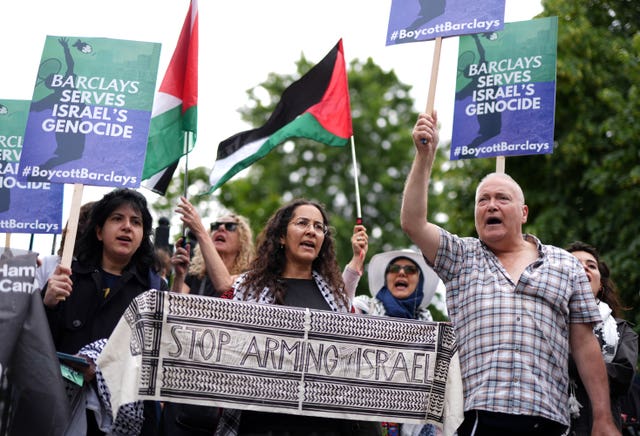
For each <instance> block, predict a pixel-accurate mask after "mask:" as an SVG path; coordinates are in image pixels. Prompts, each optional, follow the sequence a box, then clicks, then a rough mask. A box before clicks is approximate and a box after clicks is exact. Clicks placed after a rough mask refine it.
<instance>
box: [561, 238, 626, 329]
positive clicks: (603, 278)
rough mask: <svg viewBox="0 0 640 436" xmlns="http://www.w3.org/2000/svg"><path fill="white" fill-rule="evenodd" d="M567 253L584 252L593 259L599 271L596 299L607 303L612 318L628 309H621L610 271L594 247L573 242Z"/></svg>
mask: <svg viewBox="0 0 640 436" xmlns="http://www.w3.org/2000/svg"><path fill="white" fill-rule="evenodd" d="M567 251H568V252H569V253H573V252H574V251H584V252H586V253H589V254H590V255H592V256H593V257H594V258H595V260H596V262H597V263H598V271H600V289H599V290H598V294H597V295H596V297H597V298H598V299H600V300H601V301H604V302H605V303H607V305H608V306H609V307H610V308H611V314H612V315H613V317H614V318H617V317H618V316H620V312H622V311H623V310H628V308H626V307H623V306H622V303H621V302H620V297H619V295H618V287H617V286H616V284H615V283H614V282H613V279H612V278H611V271H610V270H609V266H608V265H607V264H606V263H605V261H604V260H602V259H600V254H599V253H598V250H597V249H596V248H595V247H594V246H592V245H589V244H587V243H585V242H582V241H575V242H572V243H571V244H569V246H568V247H567Z"/></svg>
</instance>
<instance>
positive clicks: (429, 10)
mask: <svg viewBox="0 0 640 436" xmlns="http://www.w3.org/2000/svg"><path fill="white" fill-rule="evenodd" d="M504 6H505V0H477V1H473V2H469V1H467V0H392V1H391V12H390V14H389V26H388V28H387V42H386V45H395V44H404V43H408V42H418V41H427V40H431V39H435V38H439V37H441V38H444V37H448V36H458V35H467V34H470V33H481V32H495V31H497V30H500V29H502V28H503V26H504Z"/></svg>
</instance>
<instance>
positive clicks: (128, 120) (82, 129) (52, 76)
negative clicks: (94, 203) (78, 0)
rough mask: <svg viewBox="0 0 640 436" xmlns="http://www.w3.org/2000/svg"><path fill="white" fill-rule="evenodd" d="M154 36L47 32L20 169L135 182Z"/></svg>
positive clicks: (52, 176) (49, 176)
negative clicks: (81, 35) (126, 37)
mask: <svg viewBox="0 0 640 436" xmlns="http://www.w3.org/2000/svg"><path fill="white" fill-rule="evenodd" d="M159 58H160V44H158V43H151V42H139V41H128V40H117V39H108V38H77V37H59V36H47V38H46V41H45V45H44V49H43V52H42V59H41V62H40V67H39V69H38V76H37V79H36V84H35V88H34V92H33V99H32V101H31V106H30V110H29V119H28V122H27V127H26V131H25V138H24V147H23V153H22V159H21V161H20V173H19V177H21V178H22V179H24V180H31V181H34V180H35V181H44V180H46V181H50V182H55V183H79V184H86V185H98V186H116V187H130V188H137V187H138V186H139V185H140V176H141V174H142V167H143V164H144V156H145V152H146V146H147V137H148V134H149V120H150V118H151V108H152V104H153V98H154V94H155V85H156V76H157V71H158V61H159Z"/></svg>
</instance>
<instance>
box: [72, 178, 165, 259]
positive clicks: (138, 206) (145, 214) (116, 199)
mask: <svg viewBox="0 0 640 436" xmlns="http://www.w3.org/2000/svg"><path fill="white" fill-rule="evenodd" d="M125 204H126V205H129V206H131V207H132V208H133V210H135V211H136V212H138V213H139V214H140V215H141V217H142V230H143V231H142V242H141V243H140V247H138V249H137V250H136V252H135V253H134V254H133V257H132V258H131V261H130V262H129V264H134V265H136V267H137V268H138V269H139V270H141V271H144V269H145V268H149V267H153V266H154V248H153V243H152V242H151V232H152V218H151V213H150V212H149V209H148V207H147V199H146V198H145V197H144V196H143V195H142V194H140V193H139V192H137V191H136V190H134V189H129V188H119V189H115V190H113V191H111V192H109V193H107V194H105V195H104V197H102V199H101V200H99V201H97V202H96V203H95V204H94V205H93V208H92V209H91V213H90V215H89V221H88V222H87V225H86V227H85V229H84V231H83V232H82V234H81V235H80V236H79V240H78V244H77V258H78V260H79V261H80V262H82V263H84V264H87V265H91V266H94V267H100V266H101V265H102V250H103V243H102V241H100V240H99V239H98V235H97V231H98V229H101V228H102V227H103V226H104V223H105V222H106V221H107V218H109V215H111V214H112V213H113V211H114V210H116V209H117V208H119V207H120V206H122V205H125Z"/></svg>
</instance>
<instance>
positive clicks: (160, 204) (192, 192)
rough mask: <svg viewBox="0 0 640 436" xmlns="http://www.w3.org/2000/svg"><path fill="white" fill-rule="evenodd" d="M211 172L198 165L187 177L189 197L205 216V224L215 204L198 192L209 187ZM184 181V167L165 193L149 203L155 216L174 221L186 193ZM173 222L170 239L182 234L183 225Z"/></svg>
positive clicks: (201, 214)
mask: <svg viewBox="0 0 640 436" xmlns="http://www.w3.org/2000/svg"><path fill="white" fill-rule="evenodd" d="M209 172H210V170H209V169H207V168H205V167H197V168H193V169H190V170H189V172H188V177H187V184H188V186H189V189H188V190H187V197H188V198H189V201H191V202H192V203H193V204H194V206H195V207H196V208H197V209H198V213H200V216H201V217H204V220H205V224H206V217H209V216H211V215H212V214H211V211H212V208H213V207H214V206H215V205H214V204H212V203H210V202H209V198H208V197H203V196H198V195H197V194H200V193H202V192H206V191H207V190H208V189H209ZM184 182H185V180H184V169H180V170H179V171H178V173H177V174H176V175H174V176H173V179H172V180H171V183H170V184H169V187H168V188H167V192H166V193H165V195H164V196H161V197H158V199H157V200H155V201H154V202H153V203H151V204H150V205H149V206H150V208H151V210H152V211H153V212H154V214H155V216H157V217H165V218H167V219H169V221H173V218H174V216H175V213H174V210H175V208H176V205H177V204H178V198H179V197H180V196H181V195H184V193H185V190H184ZM173 224H174V225H173V226H172V228H171V232H172V233H171V235H170V241H173V240H176V239H178V237H179V236H180V235H181V234H182V227H181V226H176V225H175V224H176V223H175V222H174V223H173Z"/></svg>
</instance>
